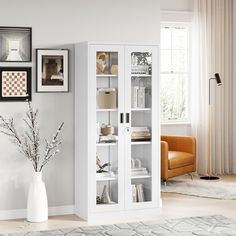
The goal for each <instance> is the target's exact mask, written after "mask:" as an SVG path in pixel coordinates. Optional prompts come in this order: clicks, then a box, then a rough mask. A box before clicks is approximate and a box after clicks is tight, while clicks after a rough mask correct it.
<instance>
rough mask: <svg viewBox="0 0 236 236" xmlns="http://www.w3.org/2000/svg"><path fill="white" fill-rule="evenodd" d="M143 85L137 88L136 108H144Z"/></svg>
mask: <svg viewBox="0 0 236 236" xmlns="http://www.w3.org/2000/svg"><path fill="white" fill-rule="evenodd" d="M145 89H146V88H145V87H139V89H138V95H137V98H138V108H145Z"/></svg>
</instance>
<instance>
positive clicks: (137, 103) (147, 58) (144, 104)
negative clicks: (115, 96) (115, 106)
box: [125, 47, 159, 207]
mask: <svg viewBox="0 0 236 236" xmlns="http://www.w3.org/2000/svg"><path fill="white" fill-rule="evenodd" d="M155 53H156V52H154V54H155ZM153 58H154V57H153V51H152V49H151V48H146V47H143V48H142V47H130V48H128V49H127V52H126V59H127V66H128V68H129V69H128V70H127V73H126V76H125V80H126V81H125V83H126V97H127V99H128V100H129V102H128V104H126V108H125V109H126V111H128V114H129V116H130V121H129V123H127V124H126V125H127V135H126V138H127V142H128V143H129V144H130V145H129V150H128V153H127V156H128V157H129V158H128V160H127V162H128V163H127V168H126V173H127V176H129V182H128V185H127V188H126V189H128V194H127V198H128V199H127V201H128V202H129V205H130V206H132V207H139V206H140V207H143V206H144V204H147V205H148V204H150V206H151V203H152V201H153V196H154V194H156V193H154V192H153V189H154V188H153V178H154V177H155V176H156V173H153V165H154V164H156V165H157V163H156V161H153V160H154V156H153V150H154V149H153V148H154V146H153V145H155V144H156V137H153V135H154V134H153V133H152V129H153V115H154V114H153V66H154V64H153V63H157V61H156V58H155V59H153ZM155 68H157V64H156V65H155ZM154 73H155V76H156V71H155V70H154ZM155 82H156V81H155ZM155 92H157V91H155ZM157 102H158V101H155V102H154V105H157ZM155 127H156V126H155ZM153 138H154V141H155V143H153ZM158 145H159V144H158ZM156 155H157V154H156ZM157 156H158V155H157Z"/></svg>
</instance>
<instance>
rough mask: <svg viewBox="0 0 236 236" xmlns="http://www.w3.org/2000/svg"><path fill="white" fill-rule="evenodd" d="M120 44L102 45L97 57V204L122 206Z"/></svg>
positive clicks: (121, 71)
mask: <svg viewBox="0 0 236 236" xmlns="http://www.w3.org/2000/svg"><path fill="white" fill-rule="evenodd" d="M122 52H123V51H122V50H121V49H120V48H116V47H112V50H111V49H110V48H109V46H108V47H104V48H103V47H99V48H98V49H96V50H95V57H96V65H94V66H95V67H96V131H95V132H96V157H94V165H96V193H95V194H96V196H95V197H96V199H94V200H96V203H95V205H96V207H95V208H97V209H99V210H105V209H109V208H114V207H119V206H120V205H121V204H122V202H123V197H122V190H121V188H123V186H122V178H123V177H122V175H123V174H122V173H123V172H122V171H123V170H122V169H123V168H121V165H123V163H122V160H121V156H122V155H121V150H122V149H123V147H122V145H123V143H122V142H121V127H120V122H121V120H120V119H121V117H120V113H121V112H122V109H123V98H122V90H123V89H121V87H123V82H122V81H123V79H122V73H123V69H122V64H121V61H120V60H121V57H122V56H123V54H122Z"/></svg>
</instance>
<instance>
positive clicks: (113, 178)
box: [96, 176, 117, 182]
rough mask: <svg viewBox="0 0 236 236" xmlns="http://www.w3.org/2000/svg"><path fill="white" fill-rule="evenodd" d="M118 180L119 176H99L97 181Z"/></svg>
mask: <svg viewBox="0 0 236 236" xmlns="http://www.w3.org/2000/svg"><path fill="white" fill-rule="evenodd" d="M112 180H113V181H116V180H117V176H113V177H97V178H96V181H100V182H101V181H112Z"/></svg>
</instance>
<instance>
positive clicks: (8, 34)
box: [0, 26, 32, 63]
mask: <svg viewBox="0 0 236 236" xmlns="http://www.w3.org/2000/svg"><path fill="white" fill-rule="evenodd" d="M0 42H1V43H0V45H1V47H0V62H8V63H9V62H32V28H31V27H12V26H10V27H7V26H0Z"/></svg>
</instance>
